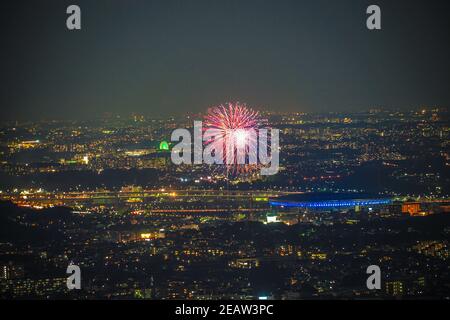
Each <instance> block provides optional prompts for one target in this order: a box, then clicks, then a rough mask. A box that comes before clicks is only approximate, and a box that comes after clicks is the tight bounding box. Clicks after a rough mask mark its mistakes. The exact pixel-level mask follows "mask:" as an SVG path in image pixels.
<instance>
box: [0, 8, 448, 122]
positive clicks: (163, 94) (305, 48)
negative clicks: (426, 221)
mask: <svg viewBox="0 0 450 320" xmlns="http://www.w3.org/2000/svg"><path fill="white" fill-rule="evenodd" d="M70 4H78V5H79V6H80V7H81V11H82V30H80V31H69V30H67V28H66V18H67V16H68V15H67V14H66V8H67V6H68V5H70ZM370 4H378V5H380V7H381V10H382V28H383V29H382V30H381V31H369V30H367V28H366V18H367V15H366V13H365V11H366V8H367V6H368V5H370ZM449 17H450V1H446V0H443V1H439V0H431V1H406V0H395V1H392V0H391V1H379V0H377V1H366V0H354V1H345V0H340V1H336V0H328V1H325V0H308V1H300V0H292V1H287V0H276V1H263V0H221V1H217V0H205V1H201V0H184V1H173V0H170V1H169V0H158V1H148V0H147V1H144V0H140V1H137V0H136V1H135V0H127V1H125V0H121V1H119V0H95V1H94V0H89V1H82V0H72V1H62V0H54V1H48V0H39V1H22V0H6V1H5V0H2V1H1V2H0V41H1V47H0V85H1V86H0V117H1V119H0V120H29V119H89V118H98V117H100V116H102V114H103V113H105V112H112V113H119V114H127V113H131V112H138V113H142V114H145V115H147V116H154V117H161V116H163V115H183V114H187V113H188V112H198V111H203V110H205V109H206V108H207V107H208V106H211V105H215V104H219V103H223V102H226V101H240V102H245V103H247V104H248V105H249V106H255V107H257V108H259V109H268V110H276V111H299V112H303V111H347V110H348V111H357V110H366V109H368V108H371V107H386V108H410V107H419V106H423V105H428V106H430V105H431V106H444V107H447V106H449V105H450V73H449V71H450V68H449V65H450V63H449V57H450V45H449V43H450V37H449V33H450V32H449V30H450V19H449Z"/></svg>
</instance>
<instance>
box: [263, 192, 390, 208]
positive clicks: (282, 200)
mask: <svg viewBox="0 0 450 320" xmlns="http://www.w3.org/2000/svg"><path fill="white" fill-rule="evenodd" d="M391 202H392V199H391V198H388V197H380V196H373V195H368V194H361V193H304V194H293V195H288V196H283V197H278V198H271V199H270V200H269V203H270V205H272V206H277V207H298V208H337V207H354V206H374V205H384V204H390V203H391Z"/></svg>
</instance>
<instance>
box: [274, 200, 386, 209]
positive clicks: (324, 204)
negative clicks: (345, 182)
mask: <svg viewBox="0 0 450 320" xmlns="http://www.w3.org/2000/svg"><path fill="white" fill-rule="evenodd" d="M269 203H270V205H272V206H276V207H297V208H339V207H355V206H372V205H386V204H390V203H392V200H391V199H370V200H366V199H364V200H346V201H339V200H328V201H319V202H285V201H276V200H272V201H270V202H269Z"/></svg>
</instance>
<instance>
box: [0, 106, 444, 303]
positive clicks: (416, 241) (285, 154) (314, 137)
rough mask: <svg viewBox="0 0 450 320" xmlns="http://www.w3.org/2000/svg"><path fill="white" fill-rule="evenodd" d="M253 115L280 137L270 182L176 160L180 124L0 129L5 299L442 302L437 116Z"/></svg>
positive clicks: (435, 112)
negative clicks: (277, 166)
mask: <svg viewBox="0 0 450 320" xmlns="http://www.w3.org/2000/svg"><path fill="white" fill-rule="evenodd" d="M263 116H264V117H266V118H267V120H268V121H269V122H270V123H272V124H273V125H274V126H276V127H277V128H280V130H281V139H282V142H281V158H282V159H281V161H280V163H281V165H282V167H281V170H280V172H279V173H278V174H277V175H275V176H267V177H265V176H260V175H259V174H258V173H257V172H256V173H254V174H252V175H237V176H232V177H227V176H225V175H224V173H223V172H221V171H214V170H213V171H211V170H210V169H209V168H208V166H206V165H183V166H176V165H174V164H173V163H172V162H171V160H170V150H171V148H172V146H173V143H172V142H171V141H170V132H171V131H172V130H173V128H176V127H183V126H187V127H188V126H189V120H188V119H186V118H169V119H161V120H154V119H149V118H147V117H145V116H143V115H136V114H134V115H132V116H130V117H126V118H122V117H114V118H107V119H99V120H97V121H96V122H92V121H91V122H89V123H84V122H62V121H61V122H58V121H53V122H24V123H19V122H15V123H12V124H5V125H4V126H3V127H2V128H1V130H0V135H1V173H0V174H1V176H2V179H1V180H0V183H1V193H0V198H1V200H2V202H1V211H2V216H1V219H2V223H1V225H2V233H1V236H2V239H1V255H0V256H1V270H2V273H1V296H2V297H3V298H13V299H14V298H38V299H42V298H81V299H88V298H92V299H104V298H111V299H142V298H144V299H207V300H209V299H257V298H258V297H260V296H262V295H263V296H267V297H269V298H271V299H304V298H307V299H319V298H399V297H405V298H414V297H422V298H430V297H448V295H449V292H450V291H449V283H448V282H445V281H441V279H443V278H444V279H448V278H449V270H448V259H449V242H448V237H449V232H450V224H449V219H450V215H449V213H448V211H449V208H450V205H449V194H448V190H449V189H448V186H449V177H448V175H446V174H444V173H445V172H446V170H448V167H449V165H450V160H449V155H448V150H447V149H448V143H449V127H448V123H447V122H446V121H444V119H446V117H447V116H448V111H447V110H446V109H439V108H421V109H420V110H414V111H410V112H393V111H383V110H375V109H374V110H370V111H368V112H362V113H353V114H308V113H271V112H264V113H263ZM191 125H192V124H191ZM404 141H408V144H407V145H405V143H404ZM71 262H73V263H75V264H77V265H79V266H80V268H82V270H83V280H82V283H83V286H82V289H81V290H75V291H69V290H68V289H67V287H66V286H65V281H66V274H65V268H66V267H67V265H68V264H69V263H71ZM371 264H377V265H379V266H380V268H382V269H383V270H386V271H385V274H384V275H383V288H382V289H381V290H377V291H370V290H368V289H367V288H366V287H365V276H366V274H365V268H366V267H367V266H368V265H371ZM268 273H270V274H271V277H270V278H267V276H266V275H267V274H268Z"/></svg>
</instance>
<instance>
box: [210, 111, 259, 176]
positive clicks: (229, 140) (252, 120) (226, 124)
mask: <svg viewBox="0 0 450 320" xmlns="http://www.w3.org/2000/svg"><path fill="white" fill-rule="evenodd" d="M262 124H263V122H262V120H261V118H260V116H259V113H258V112H257V111H254V110H252V109H250V108H247V107H246V106H245V105H243V104H240V103H227V104H225V105H220V106H217V107H213V108H210V109H209V110H208V113H207V115H206V116H205V118H204V121H203V129H204V131H205V138H206V139H205V140H206V141H205V145H207V146H208V145H210V146H212V147H213V148H214V149H215V150H219V149H221V150H222V152H221V155H222V158H223V163H224V167H225V168H226V170H227V173H232V174H243V173H251V172H253V170H254V169H256V168H257V165H256V164H249V161H248V159H249V158H250V157H255V156H257V154H256V152H257V151H256V148H251V147H250V146H256V145H257V137H256V135H254V133H257V131H258V129H259V128H260V127H261V126H262ZM209 129H213V130H215V132H217V133H218V134H215V135H214V137H213V136H208V134H207V132H208V130H209ZM230 146H231V149H229V150H228V152H227V148H229V147H230ZM240 147H241V149H239V148H240ZM238 149H239V150H243V151H244V155H245V160H246V161H244V162H245V163H242V161H239V160H238V158H239V157H238V155H237V153H238ZM241 160H242V158H241Z"/></svg>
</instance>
